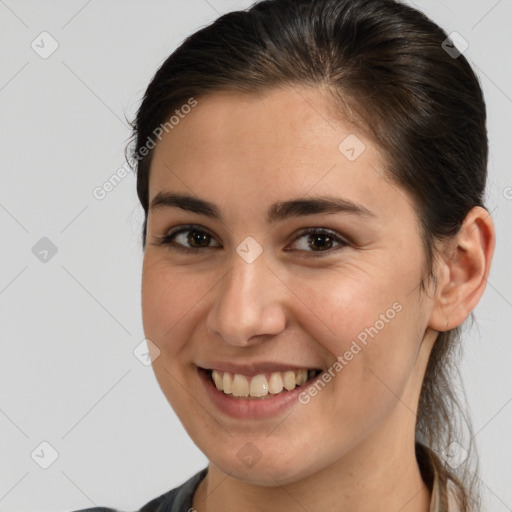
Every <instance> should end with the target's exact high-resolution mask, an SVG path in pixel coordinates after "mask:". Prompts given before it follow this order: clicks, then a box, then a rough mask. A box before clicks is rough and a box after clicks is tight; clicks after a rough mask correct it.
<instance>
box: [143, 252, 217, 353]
mask: <svg viewBox="0 0 512 512" xmlns="http://www.w3.org/2000/svg"><path fill="white" fill-rule="evenodd" d="M205 281H207V280H205V279H204V276H203V278H200V277H199V276H197V275H192V274H190V273H186V272H180V271H176V270H175V269H174V270H172V269H169V268H168V267H166V265H165V263H164V262H158V261H157V262H152V261H151V259H150V258H148V259H147V260H145V261H144V267H143V272H142V289H141V301H142V321H143V325H144V332H145V335H146V338H149V339H150V340H152V341H153V342H154V343H155V344H156V345H157V346H158V347H159V348H160V350H161V351H164V352H166V353H177V352H179V351H180V350H181V349H182V348H183V345H184V344H185V342H186V340H187V338H188V337H187V336H186V335H185V334H186V333H185V332H184V331H185V330H186V329H187V328H190V326H191V325H192V324H193V322H191V321H190V318H192V317H193V316H194V308H195V307H196V306H197V305H198V304H199V302H200V300H201V298H202V297H203V296H204V295H205V294H206V293H207V291H208V286H207V283H205Z"/></svg>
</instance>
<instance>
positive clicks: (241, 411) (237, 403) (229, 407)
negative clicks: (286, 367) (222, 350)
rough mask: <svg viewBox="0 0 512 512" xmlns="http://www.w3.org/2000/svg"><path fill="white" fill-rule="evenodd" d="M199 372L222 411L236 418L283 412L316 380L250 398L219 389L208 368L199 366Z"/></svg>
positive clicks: (212, 399) (270, 415) (252, 417)
mask: <svg viewBox="0 0 512 512" xmlns="http://www.w3.org/2000/svg"><path fill="white" fill-rule="evenodd" d="M198 374H199V378H200V379H201V382H202V383H203V384H204V387H205V389H206V392H207V393H208V395H209V396H210V398H211V401H212V402H213V403H214V405H215V406H216V407H217V408H218V409H219V410H220V411H221V412H223V413H224V414H227V415H228V416H232V417H234V418H245V419H258V418H270V417H273V416H277V415H279V414H283V413H284V412H285V411H286V410H287V409H289V408H290V407H292V406H293V405H295V404H297V403H299V401H298V398H299V395H300V394H301V393H302V392H303V391H304V389H306V388H307V387H308V386H310V385H311V383H312V382H314V379H312V380H311V381H308V382H306V383H305V384H303V385H302V386H298V387H296V388H295V389H293V390H292V391H287V392H284V393H283V392H281V393H279V394H277V395H270V396H267V397H266V398H261V399H257V398H256V399H250V400H249V399H244V398H239V397H233V395H227V394H226V393H223V392H222V391H219V390H218V389H217V388H216V387H215V385H214V384H213V382H212V381H211V380H210V379H209V377H208V374H207V372H206V370H203V369H202V368H198Z"/></svg>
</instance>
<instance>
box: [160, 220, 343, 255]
mask: <svg viewBox="0 0 512 512" xmlns="http://www.w3.org/2000/svg"><path fill="white" fill-rule="evenodd" d="M187 231H197V232H198V233H201V234H206V235H208V236H209V237H211V238H214V237H213V236H212V235H211V234H210V233H208V231H205V230H204V229H201V227H200V226H197V225H194V224H191V225H187V226H183V227H181V228H180V229H177V230H175V231H172V232H170V233H167V234H165V235H163V236H159V237H157V238H156V242H155V243H156V245H160V246H164V245H168V246H169V248H171V249H173V250H177V251H181V252H183V253H187V254H191V253H197V252H198V251H200V250H202V249H215V248H217V247H185V246H183V245H179V244H175V243H174V238H175V237H176V236H177V235H179V234H181V233H186V232H187ZM306 235H325V236H329V237H330V238H331V239H332V240H333V241H334V242H336V243H338V244H339V246H338V247H333V248H331V249H327V250H325V251H305V252H310V253H312V256H311V257H319V256H322V255H323V254H332V253H333V252H334V251H336V250H338V249H342V248H343V247H346V246H348V245H349V243H348V242H347V241H345V240H343V239H342V238H341V237H339V236H338V235H337V234H336V233H335V232H333V231H330V230H328V229H325V228H306V229H304V230H302V231H301V232H300V233H299V234H298V235H297V236H296V237H295V238H294V240H293V242H296V241H297V240H299V239H300V238H302V237H303V236H306ZM299 250H300V249H299ZM308 257H309V256H308Z"/></svg>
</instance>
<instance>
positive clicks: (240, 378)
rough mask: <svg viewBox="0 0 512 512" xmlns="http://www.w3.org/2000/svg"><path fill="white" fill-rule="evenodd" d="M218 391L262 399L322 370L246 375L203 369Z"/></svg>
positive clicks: (314, 375) (314, 376) (297, 384)
mask: <svg viewBox="0 0 512 512" xmlns="http://www.w3.org/2000/svg"><path fill="white" fill-rule="evenodd" d="M204 371H206V374H207V376H208V378H209V380H210V382H212V383H213V385H214V386H215V387H216V388H217V390H218V391H221V392H222V393H224V394H225V395H230V396H232V397H234V398H242V399H244V398H245V399H262V398H269V397H272V396H276V395H281V394H285V393H287V392H289V391H293V390H294V389H295V388H296V387H298V386H303V385H305V384H307V383H309V381H311V380H313V379H315V378H316V377H317V376H318V375H319V374H320V373H322V370H318V369H313V370H306V369H301V370H289V371H284V372H271V373H262V374H259V375H254V376H252V377H247V376H246V375H241V374H238V373H229V372H223V371H220V370H204Z"/></svg>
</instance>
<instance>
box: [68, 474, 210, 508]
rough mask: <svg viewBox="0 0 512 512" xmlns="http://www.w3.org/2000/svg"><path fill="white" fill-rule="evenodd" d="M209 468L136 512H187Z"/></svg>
mask: <svg viewBox="0 0 512 512" xmlns="http://www.w3.org/2000/svg"><path fill="white" fill-rule="evenodd" d="M207 471H208V468H204V469H202V470H201V471H199V472H198V473H196V474H195V475H194V476H192V477H191V478H189V479H188V480H187V481H186V482H185V483H183V484H182V485H180V486H178V487H175V488H174V489H171V490H170V491H168V492H166V493H164V494H162V495H160V496H158V497H157V498H154V499H152V500H151V501H148V502H147V503H146V504H145V505H144V506H142V507H141V508H140V509H139V510H137V511H135V512H187V511H188V510H189V509H191V508H192V498H193V496H194V492H195V490H196V488H197V486H198V485H199V483H200V482H201V480H202V479H203V478H204V477H205V476H206V473H207ZM73 512H123V511H121V510H118V509H115V508H109V507H92V508H82V509H80V510H75V511H73Z"/></svg>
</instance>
